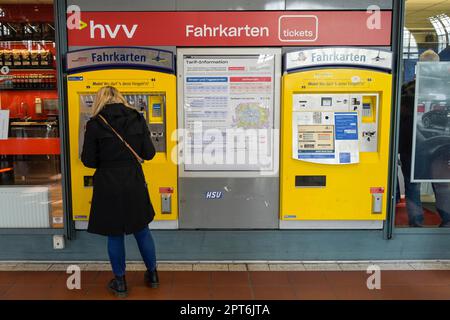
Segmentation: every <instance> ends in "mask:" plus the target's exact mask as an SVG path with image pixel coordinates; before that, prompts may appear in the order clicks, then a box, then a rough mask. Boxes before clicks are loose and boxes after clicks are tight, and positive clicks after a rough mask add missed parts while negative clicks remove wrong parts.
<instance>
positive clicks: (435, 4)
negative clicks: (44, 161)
mask: <svg viewBox="0 0 450 320" xmlns="http://www.w3.org/2000/svg"><path fill="white" fill-rule="evenodd" d="M0 1H1V0H0ZM441 13H446V14H447V15H449V16H450V0H406V13H405V25H406V27H407V28H408V29H422V28H425V29H432V30H434V29H433V26H432V25H431V23H430V21H429V20H428V18H429V17H432V16H435V15H438V14H441Z"/></svg>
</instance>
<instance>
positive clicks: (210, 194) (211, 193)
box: [205, 191, 223, 199]
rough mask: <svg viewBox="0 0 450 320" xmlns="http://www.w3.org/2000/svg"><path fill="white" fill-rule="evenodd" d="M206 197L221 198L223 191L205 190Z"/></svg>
mask: <svg viewBox="0 0 450 320" xmlns="http://www.w3.org/2000/svg"><path fill="white" fill-rule="evenodd" d="M205 196H206V199H221V198H223V192H222V191H207V192H206V194H205Z"/></svg>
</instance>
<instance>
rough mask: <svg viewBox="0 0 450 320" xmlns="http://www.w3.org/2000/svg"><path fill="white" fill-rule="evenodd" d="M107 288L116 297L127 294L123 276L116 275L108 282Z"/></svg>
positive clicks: (123, 296) (124, 296)
mask: <svg viewBox="0 0 450 320" xmlns="http://www.w3.org/2000/svg"><path fill="white" fill-rule="evenodd" d="M108 290H109V292H111V293H113V294H114V295H115V296H116V297H118V298H126V297H127V296H128V288H127V281H126V279H125V276H122V277H118V276H116V277H115V278H114V279H112V280H111V281H110V282H109V284H108Z"/></svg>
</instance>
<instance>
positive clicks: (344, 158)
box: [339, 152, 351, 163]
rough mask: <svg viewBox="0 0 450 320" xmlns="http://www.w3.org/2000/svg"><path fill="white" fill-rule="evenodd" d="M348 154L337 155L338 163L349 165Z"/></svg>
mask: <svg viewBox="0 0 450 320" xmlns="http://www.w3.org/2000/svg"><path fill="white" fill-rule="evenodd" d="M350 160H351V158H350V152H341V153H339V163H350Z"/></svg>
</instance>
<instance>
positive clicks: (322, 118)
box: [292, 111, 359, 164]
mask: <svg viewBox="0 0 450 320" xmlns="http://www.w3.org/2000/svg"><path fill="white" fill-rule="evenodd" d="M292 119H293V124H292V128H293V148H292V150H293V154H292V156H293V158H294V159H297V160H302V161H308V162H314V163H324V164H351V163H358V162H359V136H358V113H357V112H332V111H328V112H319V111H314V112H311V111H303V112H299V111H296V112H293V117H292Z"/></svg>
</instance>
